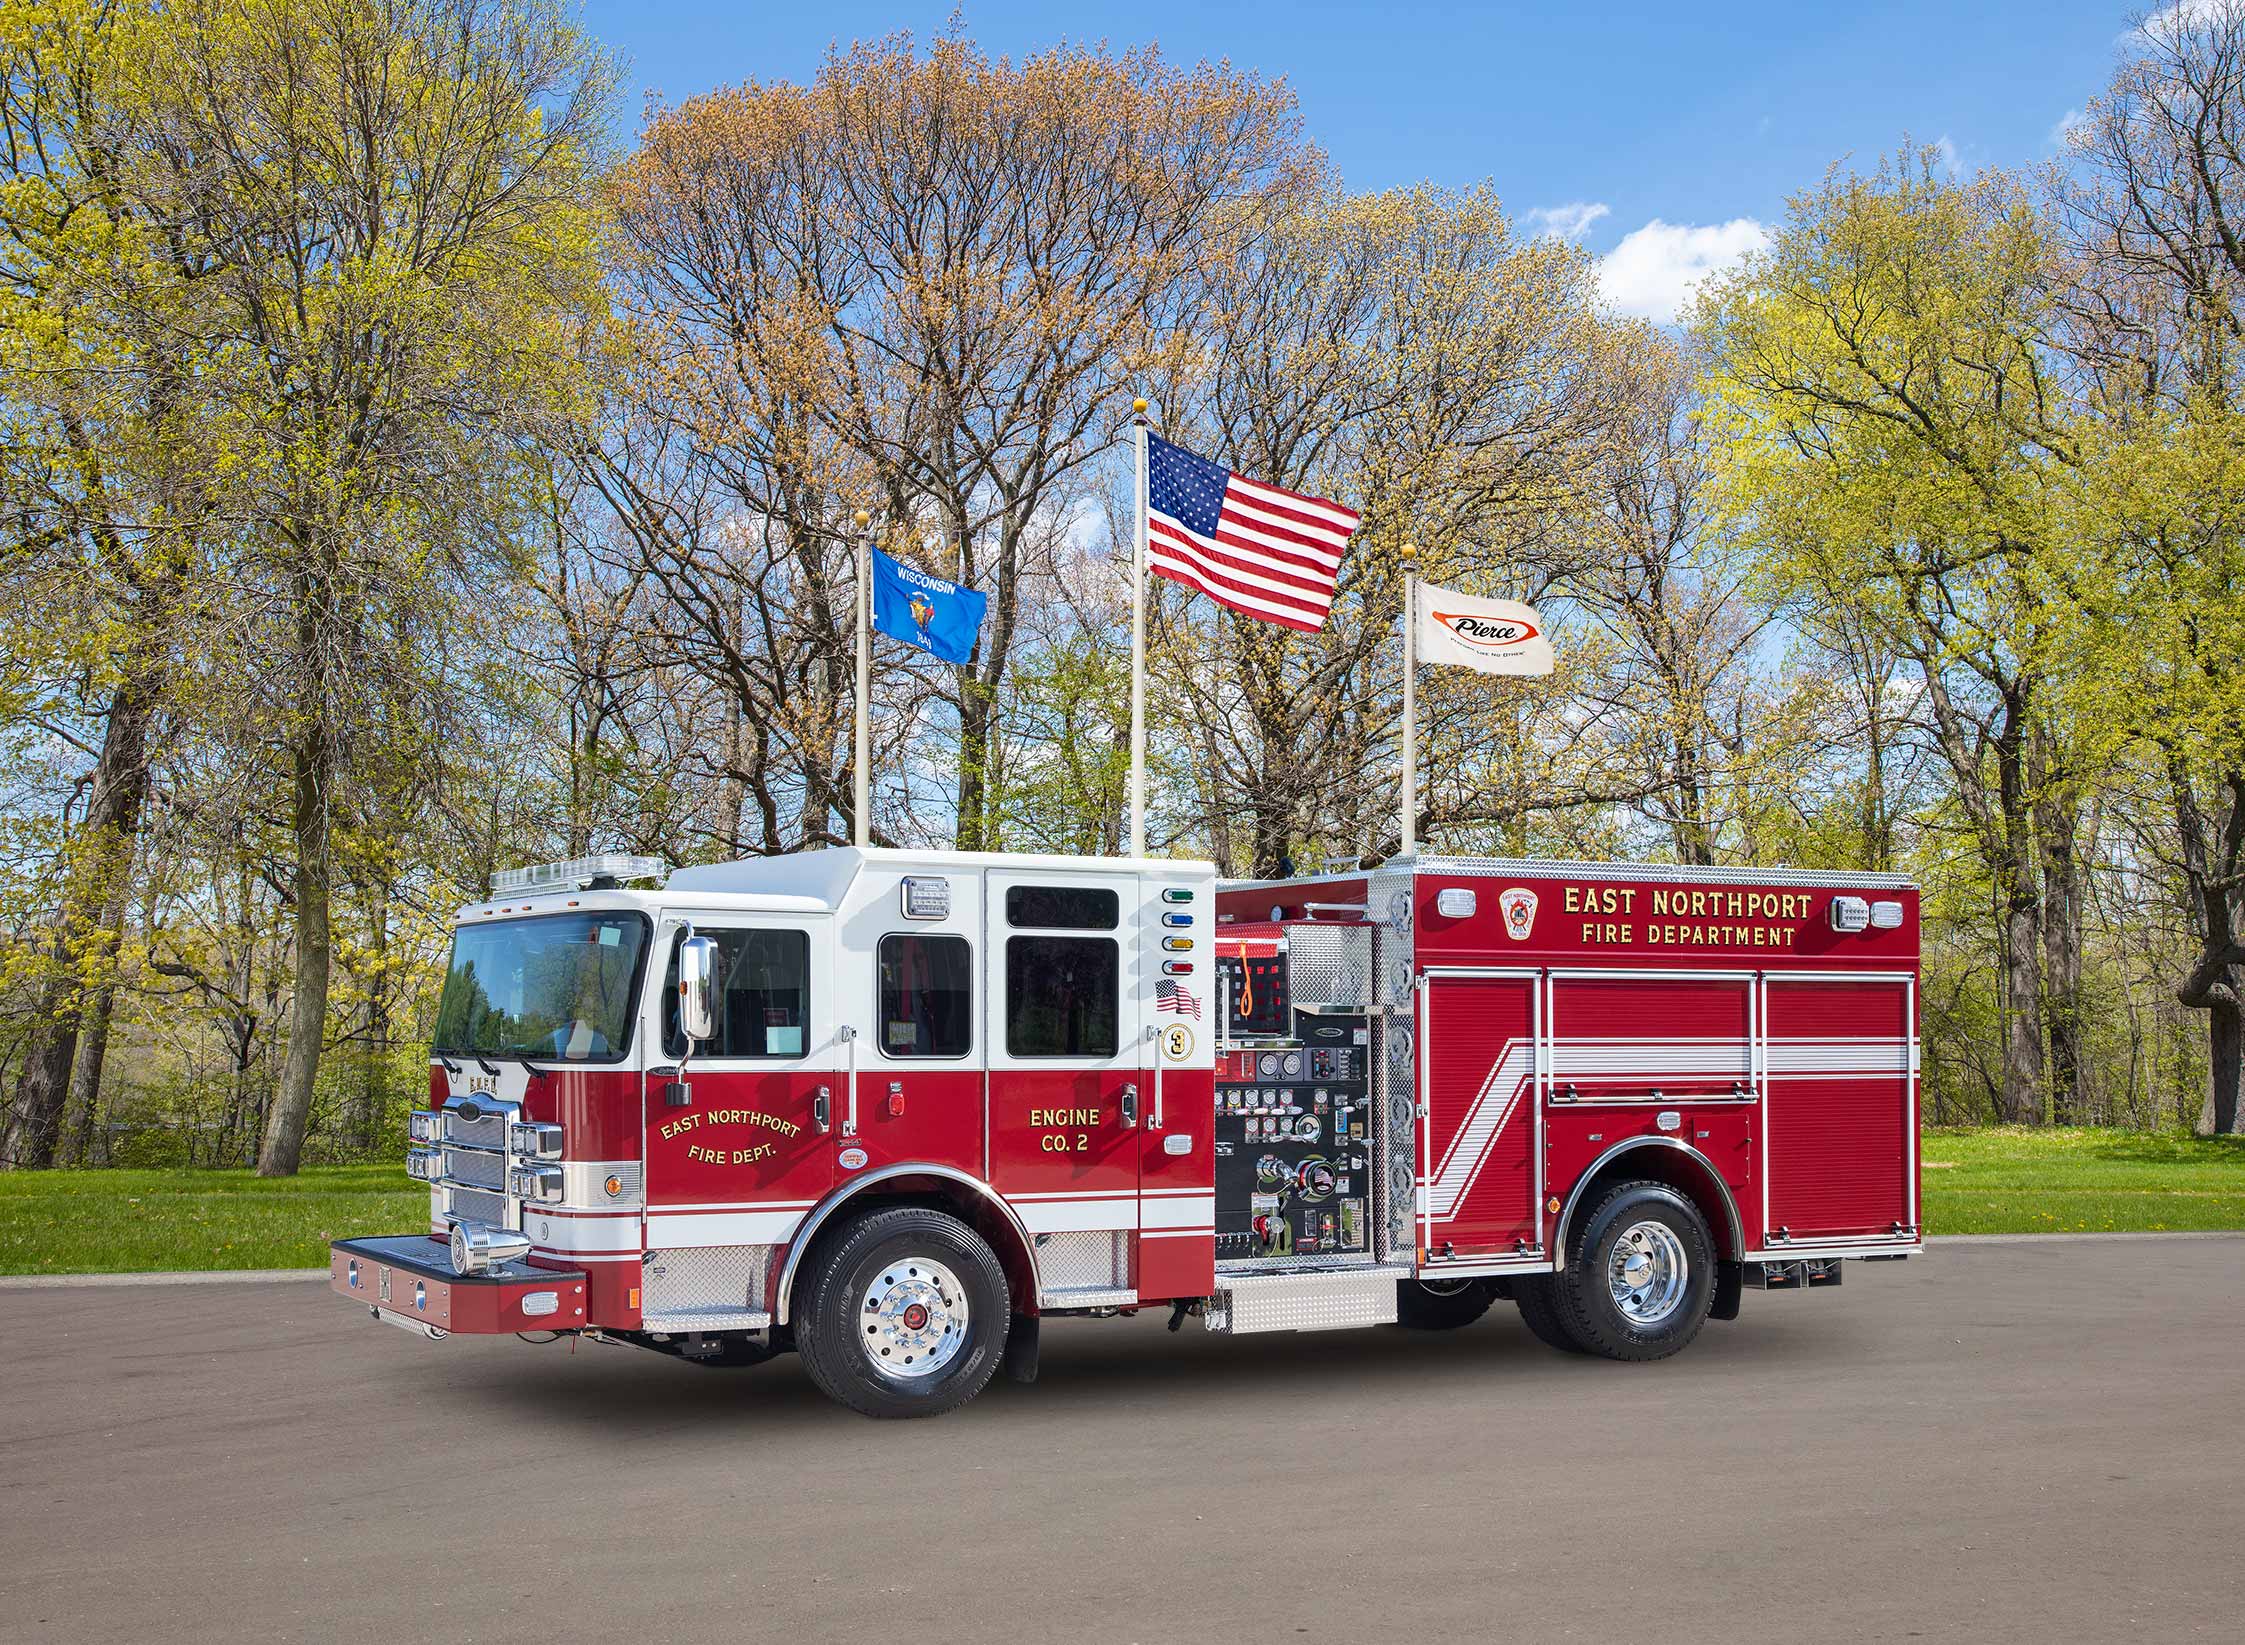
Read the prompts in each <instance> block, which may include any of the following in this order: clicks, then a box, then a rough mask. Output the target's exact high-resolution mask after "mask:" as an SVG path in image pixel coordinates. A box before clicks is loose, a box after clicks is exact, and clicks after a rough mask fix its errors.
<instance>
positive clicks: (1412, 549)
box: [1401, 543, 1419, 560]
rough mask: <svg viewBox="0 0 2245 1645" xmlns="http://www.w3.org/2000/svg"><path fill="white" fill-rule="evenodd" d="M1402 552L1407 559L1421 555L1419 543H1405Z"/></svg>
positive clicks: (1413, 558)
mask: <svg viewBox="0 0 2245 1645" xmlns="http://www.w3.org/2000/svg"><path fill="white" fill-rule="evenodd" d="M1401 552H1402V555H1403V557H1404V558H1405V559H1406V560H1415V559H1417V558H1418V557H1419V545H1418V544H1417V543H1405V544H1404V545H1403V548H1402V550H1401Z"/></svg>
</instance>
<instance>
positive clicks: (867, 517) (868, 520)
mask: <svg viewBox="0 0 2245 1645" xmlns="http://www.w3.org/2000/svg"><path fill="white" fill-rule="evenodd" d="M850 518H851V519H853V520H855V521H857V528H858V530H860V531H863V530H864V529H865V528H866V527H867V526H869V525H871V524H872V523H873V516H872V515H871V514H869V513H868V512H866V511H865V510H864V509H862V508H861V509H859V510H858V511H857V512H856V513H855V514H853V515H851V516H850Z"/></svg>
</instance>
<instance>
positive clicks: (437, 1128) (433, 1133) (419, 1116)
mask: <svg viewBox="0 0 2245 1645" xmlns="http://www.w3.org/2000/svg"><path fill="white" fill-rule="evenodd" d="M405 1134H406V1135H407V1136H409V1137H411V1138H412V1139H413V1140H414V1141H415V1142H442V1141H443V1140H444V1116H443V1115H442V1114H440V1113H438V1112H437V1111H436V1110H435V1109H433V1108H416V1109H414V1110H413V1112H412V1113H410V1114H408V1115H406V1116H405Z"/></svg>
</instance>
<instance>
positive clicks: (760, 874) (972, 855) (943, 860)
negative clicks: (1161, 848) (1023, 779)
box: [663, 846, 1216, 908]
mask: <svg viewBox="0 0 2245 1645" xmlns="http://www.w3.org/2000/svg"><path fill="white" fill-rule="evenodd" d="M993 868H995V869H1002V870H1005V871H1007V872H1010V873H1024V872H1026V873H1032V874H1034V873H1039V872H1044V873H1053V874H1096V873H1114V874H1138V873H1154V874H1162V875H1167V876H1169V877H1171V878H1175V879H1208V880H1212V879H1214V878H1215V877H1216V865H1215V864H1214V863H1209V862H1192V861H1178V860H1173V859H1171V858H1167V857H1067V856H1056V855H1047V854H1043V853H1031V852H1011V851H894V850H887V849H883V848H879V847H873V848H868V849H860V848H858V847H856V846H832V847H827V848H824V849H821V850H816V851H797V852H792V853H790V854H789V855H787V856H784V857H743V858H741V859H740V860H739V861H737V862H720V863H707V864H704V865H703V866H702V867H699V868H677V869H673V870H671V875H670V878H669V879H668V880H666V881H664V882H663V889H664V890H665V891H668V892H672V893H676V892H681V891H684V892H699V893H705V894H713V895H750V896H756V897H801V898H803V899H805V900H806V901H809V902H814V903H817V904H819V905H821V906H823V907H826V908H840V907H841V906H842V900H843V898H844V897H845V896H846V895H847V894H848V892H849V889H850V886H851V884H852V882H854V881H855V880H856V879H857V877H858V875H859V874H861V873H864V872H866V871H868V870H882V869H886V870H889V871H891V872H894V873H903V874H911V873H927V874H942V873H959V872H966V871H974V872H980V871H983V870H986V869H993Z"/></svg>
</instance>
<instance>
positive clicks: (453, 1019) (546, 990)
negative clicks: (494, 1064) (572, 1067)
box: [436, 914, 647, 1062]
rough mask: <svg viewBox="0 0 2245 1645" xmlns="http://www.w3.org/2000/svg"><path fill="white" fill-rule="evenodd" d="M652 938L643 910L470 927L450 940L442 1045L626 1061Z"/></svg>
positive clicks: (487, 1052) (501, 1053) (484, 1052)
mask: <svg viewBox="0 0 2245 1645" xmlns="http://www.w3.org/2000/svg"><path fill="white" fill-rule="evenodd" d="M646 946H647V922H646V921H645V920H644V919H642V918H641V917H640V916H639V915H637V914H549V915H542V916H540V917H539V918H537V919H528V920H501V921H497V922H495V923H493V924H490V925H474V926H467V927H464V928H463V929H461V930H459V931H457V932H455V933H454V934H453V938H452V968H451V969H450V970H449V971H447V972H446V973H445V977H444V998H443V999H442V1000H441V1001H440V1002H439V1003H438V1005H437V1027H436V1048H437V1050H439V1051H452V1052H458V1053H461V1054H463V1055H467V1056H486V1057H531V1058H544V1059H552V1060H555V1061H561V1062H615V1061H618V1060H620V1059H621V1058H622V1057H623V1055H624V1054H625V1053H626V1052H627V1051H629V1050H630V1049H631V1025H632V1017H633V1014H634V1013H633V1010H632V1004H633V1001H634V1000H636V999H637V998H638V995H639V960H640V955H641V953H642V952H643V951H644V949H645V948H646Z"/></svg>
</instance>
